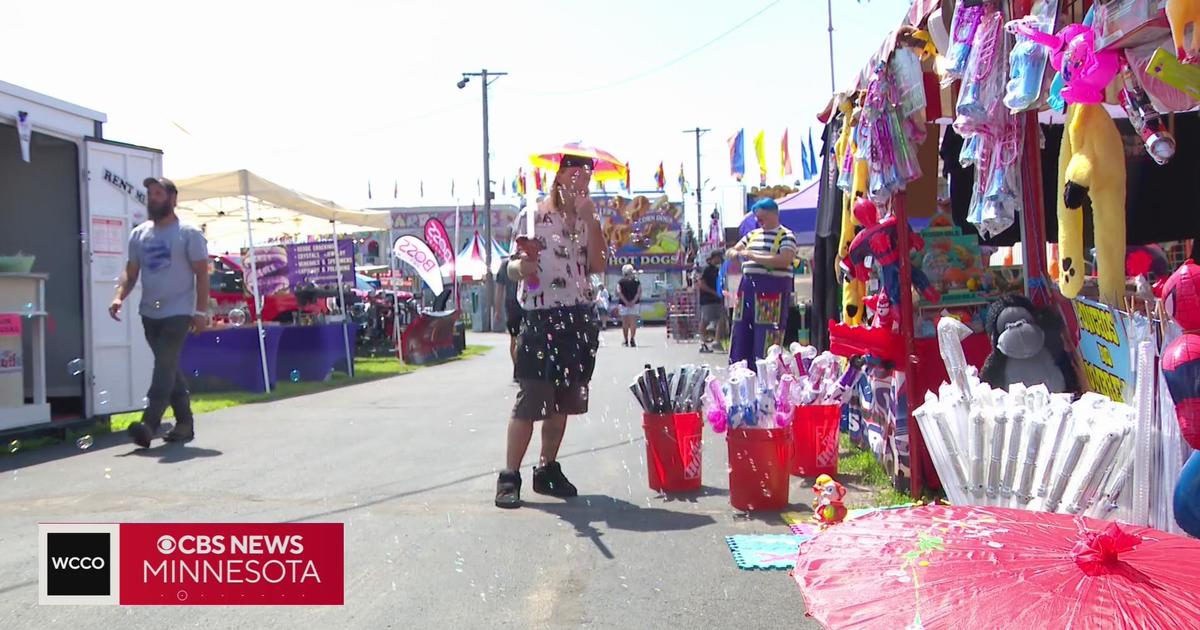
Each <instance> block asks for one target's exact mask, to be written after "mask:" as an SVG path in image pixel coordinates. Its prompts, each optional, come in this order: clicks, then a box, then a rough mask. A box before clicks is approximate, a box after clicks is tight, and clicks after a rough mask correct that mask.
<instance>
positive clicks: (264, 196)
mask: <svg viewBox="0 0 1200 630" xmlns="http://www.w3.org/2000/svg"><path fill="white" fill-rule="evenodd" d="M175 185H176V187H177V188H178V189H179V195H178V198H177V201H178V207H177V208H176V213H177V214H178V215H179V216H180V218H181V219H183V220H185V221H187V222H189V223H192V224H193V225H197V226H201V227H202V228H203V229H204V232H205V236H206V237H207V238H208V241H209V243H210V246H209V250H210V251H220V250H221V248H222V247H225V248H230V247H237V248H238V249H239V250H240V245H242V244H244V245H245V246H246V247H248V248H249V249H250V255H249V263H250V264H249V267H250V269H249V271H250V273H249V274H248V279H249V280H250V282H249V284H250V287H251V289H252V292H253V294H254V303H255V304H256V305H257V309H256V310H257V312H258V314H259V316H258V317H255V318H254V319H255V325H256V326H257V327H258V332H259V335H258V351H259V358H260V359H261V360H262V371H263V384H264V385H265V386H266V388H267V390H268V391H270V382H271V377H270V373H269V367H268V362H267V351H266V346H265V343H264V341H263V338H264V335H263V332H262V311H263V309H262V306H263V303H262V296H261V294H260V292H259V289H258V272H257V268H256V263H255V255H254V247H255V245H254V243H255V238H256V233H257V239H258V242H259V243H260V244H262V243H264V242H270V241H272V240H275V241H278V240H284V239H285V237H286V240H299V237H302V236H319V235H324V234H332V236H333V241H334V248H333V255H334V265H335V268H336V271H337V278H338V295H340V296H345V295H346V294H345V292H344V290H343V287H342V263H341V257H340V256H339V254H338V247H337V241H338V231H339V228H340V230H341V231H343V232H345V231H347V230H349V231H352V232H359V231H370V230H376V229H387V228H389V227H390V226H391V215H390V214H389V213H387V212H363V211H361V210H347V209H346V208H342V207H341V206H339V205H337V204H335V203H333V202H332V201H326V200H323V199H317V198H316V197H311V196H309V195H306V194H304V193H300V192H296V191H294V190H291V189H289V188H284V187H283V186H280V185H279V184H276V183H273V182H270V181H268V180H266V179H263V178H261V177H259V176H258V175H255V174H254V173H251V172H250V171H247V170H244V169H243V170H240V171H230V172H227V173H214V174H211V175H200V176H197V177H189V178H187V179H184V180H181V181H178V182H175ZM238 206H241V207H240V209H239V207H238ZM243 229H245V232H244V233H242V230H243ZM238 234H240V236H235V235H238ZM242 236H244V237H245V238H244V239H243V238H242ZM342 299H343V300H344V299H345V298H344V297H343V298H342ZM343 317H344V313H343ZM342 333H343V335H342V339H343V342H344V344H345V349H346V366H347V370H348V372H349V374H350V375H351V376H353V375H354V356H353V355H352V353H351V351H350V346H351V343H350V333H349V332H348V331H347V330H346V326H345V325H343V326H342Z"/></svg>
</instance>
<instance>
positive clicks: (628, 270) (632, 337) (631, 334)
mask: <svg viewBox="0 0 1200 630" xmlns="http://www.w3.org/2000/svg"><path fill="white" fill-rule="evenodd" d="M617 294H618V297H620V298H621V306H620V307H619V308H618V309H617V312H618V313H620V315H621V332H622V333H623V334H624V335H625V344H624V345H626V346H628V347H630V348H633V347H636V346H637V321H638V315H640V314H641V313H640V311H639V308H640V307H639V306H638V305H639V304H641V302H642V283H641V281H640V280H638V279H637V275H636V274H635V273H634V270H633V265H625V266H624V267H621V279H620V280H619V281H618V282H617Z"/></svg>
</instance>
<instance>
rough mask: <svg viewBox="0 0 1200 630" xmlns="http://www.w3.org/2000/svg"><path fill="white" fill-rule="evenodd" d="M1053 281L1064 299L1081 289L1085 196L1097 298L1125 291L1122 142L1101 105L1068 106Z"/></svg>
mask: <svg viewBox="0 0 1200 630" xmlns="http://www.w3.org/2000/svg"><path fill="white" fill-rule="evenodd" d="M1058 185H1059V190H1061V191H1062V196H1060V197H1059V200H1058V239H1059V240H1058V244H1059V254H1060V255H1061V258H1062V275H1061V277H1060V280H1059V286H1060V288H1061V289H1062V294H1063V295H1064V296H1066V297H1068V298H1074V297H1075V296H1077V295H1079V290H1080V289H1081V288H1083V269H1084V261H1083V202H1084V201H1085V200H1086V199H1088V198H1091V201H1092V223H1093V228H1094V231H1095V234H1096V262H1097V271H1098V273H1099V276H1100V301H1101V302H1104V303H1106V304H1110V305H1113V306H1118V305H1120V304H1121V299H1122V297H1123V296H1124V294H1125V273H1124V272H1125V147H1124V144H1123V143H1122V141H1121V134H1120V132H1118V131H1117V125H1116V124H1115V123H1113V120H1112V118H1111V117H1109V115H1108V112H1107V111H1105V109H1104V106H1103V105H1071V106H1070V107H1068V108H1067V122H1066V126H1065V128H1064V131H1063V140H1062V149H1061V150H1060V151H1059V154H1058Z"/></svg>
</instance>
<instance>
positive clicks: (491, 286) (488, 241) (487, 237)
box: [458, 68, 508, 332]
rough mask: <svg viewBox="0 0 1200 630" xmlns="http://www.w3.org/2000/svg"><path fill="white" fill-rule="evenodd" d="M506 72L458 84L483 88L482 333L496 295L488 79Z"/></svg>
mask: <svg viewBox="0 0 1200 630" xmlns="http://www.w3.org/2000/svg"><path fill="white" fill-rule="evenodd" d="M507 74H508V73H507V72H489V71H488V69H487V68H484V69H483V70H481V71H479V72H464V73H463V75H462V80H460V81H459V82H458V89H460V90H461V89H463V88H464V87H466V86H467V82H469V81H470V80H471V77H479V78H480V84H481V87H482V88H483V231H484V241H485V247H486V252H485V253H484V266H485V267H486V269H487V275H486V276H485V277H486V278H487V281H486V282H485V283H484V296H483V331H484V332H491V331H492V320H493V319H495V306H496V304H495V293H496V277H495V276H494V275H493V274H492V180H491V175H492V167H491V141H490V138H489V137H488V86H489V85H491V84H492V82H493V81H495V80H496V79H490V80H489V77H496V78H499V77H502V76H506V75H507Z"/></svg>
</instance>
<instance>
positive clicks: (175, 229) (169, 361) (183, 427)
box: [108, 177, 209, 448]
mask: <svg viewBox="0 0 1200 630" xmlns="http://www.w3.org/2000/svg"><path fill="white" fill-rule="evenodd" d="M142 185H144V186H145V187H146V211H147V213H148V214H149V215H150V220H149V221H146V222H145V223H143V224H141V225H139V226H137V227H136V228H134V230H133V232H132V233H131V234H130V235H129V261H128V262H127V263H126V265H125V272H124V273H122V274H121V280H120V282H119V283H118V284H117V295H116V297H114V298H113V301H112V304H110V305H109V307H108V314H109V315H110V316H111V317H112V318H113V319H115V320H117V321H121V317H120V313H121V306H122V305H123V304H124V303H125V298H127V297H129V293H130V292H131V291H133V287H134V286H135V285H136V284H137V282H138V280H139V279H141V281H142V298H141V302H140V303H139V304H138V313H139V314H140V315H141V318H142V329H143V331H144V332H145V335H146V342H147V343H148V344H150V350H151V351H152V352H153V353H154V372H153V375H152V377H151V379H150V391H149V392H147V393H146V409H145V410H144V411H143V412H142V419H141V421H140V422H135V423H133V424H131V425H130V426H129V430H128V431H129V437H130V439H132V440H133V442H134V443H135V444H137V445H138V446H140V447H142V448H148V447H149V446H150V441H151V440H153V439H154V438H155V437H156V436H157V435H158V429H159V425H160V424H162V417H163V412H165V411H166V410H167V407H168V406H170V407H171V409H172V410H173V411H174V412H175V428H174V429H173V430H172V431H171V432H170V433H168V434H167V435H166V436H164V437H163V439H164V440H166V441H168V442H188V441H190V440H192V438H194V437H195V435H196V430H195V421H194V418H193V416H192V405H191V400H190V398H189V393H188V385H187V379H186V378H184V376H183V372H181V371H180V369H179V358H180V354H181V353H182V351H183V344H184V341H186V340H187V334H188V331H189V330H191V331H196V332H200V331H202V330H204V328H205V327H206V326H207V325H208V298H209V288H208V243H207V241H206V240H205V238H204V233H203V232H201V231H200V230H199V229H198V228H196V227H195V226H192V225H188V224H186V223H183V222H181V221H180V220H179V217H178V216H176V215H175V201H176V198H177V196H178V194H179V191H178V190H177V189H176V188H175V183H174V182H172V181H171V180H169V179H167V178H165V177H151V178H149V179H147V180H146V181H144V182H143V184H142Z"/></svg>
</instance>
